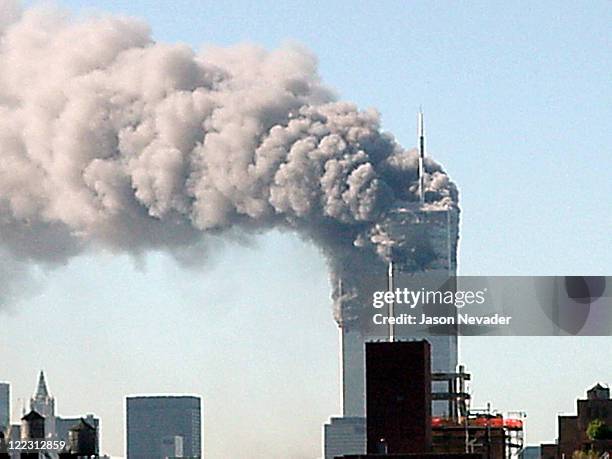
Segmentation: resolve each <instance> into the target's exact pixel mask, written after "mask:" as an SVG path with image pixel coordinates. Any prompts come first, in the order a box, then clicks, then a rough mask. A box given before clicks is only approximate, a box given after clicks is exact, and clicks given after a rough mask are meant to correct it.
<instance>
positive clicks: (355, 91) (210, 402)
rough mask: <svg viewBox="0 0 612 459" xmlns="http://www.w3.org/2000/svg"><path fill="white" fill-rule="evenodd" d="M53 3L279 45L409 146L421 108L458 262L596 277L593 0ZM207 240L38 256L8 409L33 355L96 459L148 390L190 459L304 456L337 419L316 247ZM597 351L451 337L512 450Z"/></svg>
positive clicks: (116, 440)
mask: <svg viewBox="0 0 612 459" xmlns="http://www.w3.org/2000/svg"><path fill="white" fill-rule="evenodd" d="M33 3H34V2H27V5H31V4H33ZM58 3H59V4H60V6H63V7H65V8H67V9H68V10H69V11H70V12H71V13H73V14H76V15H77V16H79V15H87V14H89V13H91V12H92V10H93V11H104V12H105V11H110V12H113V13H124V14H128V15H130V16H134V17H137V18H141V19H143V20H145V21H146V22H147V23H149V24H150V27H151V30H152V33H153V37H154V38H155V39H156V40H159V41H161V42H167V43H175V42H185V43H187V44H188V45H190V46H193V47H196V48H198V47H200V46H201V45H202V44H211V43H212V44H214V45H219V46H227V45H232V44H235V43H242V42H248V43H256V44H261V45H262V46H264V47H266V48H269V49H276V48H278V47H279V46H282V45H283V43H285V42H286V41H287V40H289V41H297V42H298V43H300V45H303V46H305V47H307V48H309V49H310V50H312V52H313V53H314V54H315V55H316V56H317V57H318V61H319V68H320V73H321V75H322V78H323V80H324V82H325V83H326V84H327V85H329V86H330V87H332V88H333V89H334V90H335V91H336V92H337V93H338V94H339V98H340V99H341V100H350V101H355V102H356V103H357V104H358V105H359V106H360V108H367V107H369V106H375V107H377V108H378V109H379V110H380V112H381V113H382V124H383V127H384V129H385V130H388V131H390V132H392V133H393V134H394V135H395V136H396V137H397V139H398V141H399V142H400V143H401V144H402V145H403V146H405V147H408V148H412V147H414V146H415V145H416V132H415V126H414V119H415V116H414V115H415V113H416V111H417V108H418V106H419V105H421V104H422V105H423V107H424V110H425V112H426V116H427V129H428V146H429V150H431V152H432V155H433V156H435V158H436V159H437V160H439V161H440V162H441V163H442V164H443V166H444V168H445V170H446V171H448V173H449V174H450V176H451V177H452V179H453V180H454V181H455V182H456V183H457V184H458V186H459V188H460V206H461V209H462V213H461V228H460V236H459V237H460V239H459V273H460V274H463V275H495V274H498V275H536V274H540V275H609V274H610V273H609V261H610V259H611V257H612V247H611V245H610V238H609V228H610V227H611V226H612V220H611V218H612V217H611V215H610V213H609V212H607V211H606V208H605V206H606V202H607V201H606V197H607V196H609V195H610V194H611V193H612V188H611V187H612V180H610V175H609V174H610V172H609V171H610V170H612V156H611V155H610V154H609V146H610V144H611V143H612V138H611V135H612V134H611V133H610V131H609V128H608V126H607V124H608V123H607V121H606V120H609V119H610V118H611V117H612V112H611V110H612V108H610V104H606V96H605V95H606V94H607V75H609V74H610V70H612V69H611V64H610V60H609V56H607V54H606V51H605V50H606V43H607V41H606V40H607V37H609V33H610V32H609V30H608V27H607V24H609V23H610V22H611V20H612V13H611V11H610V8H609V5H607V4H606V3H605V2H595V3H593V4H592V5H591V7H590V8H580V7H578V6H576V5H572V4H571V3H569V2H561V3H556V2H542V3H539V4H538V5H530V7H529V14H526V12H525V11H522V8H519V7H512V6H509V5H507V4H505V3H502V2H498V3H496V4H495V5H486V4H476V5H473V7H472V8H470V7H467V6H461V5H454V4H448V3H444V2H441V3H439V4H437V5H430V4H429V3H428V2H427V3H426V2H415V3H414V4H413V5H411V6H410V8H408V7H405V6H404V5H403V4H402V2H389V3H387V4H385V5H383V6H381V7H380V8H377V9H376V10H374V9H368V8H366V7H355V6H354V5H351V4H350V3H348V2H339V3H338V4H335V5H325V6H324V5H322V4H313V5H308V6H307V5H301V4H298V3H293V4H292V5H289V6H288V5H278V4H276V3H274V2H270V3H267V4H262V5H261V6H260V7H259V8H255V7H253V6H252V5H250V4H248V2H229V3H227V4H225V5H214V6H211V5H204V4H202V5H191V4H188V3H186V2H172V3H170V2H161V1H153V2H144V1H136V2H130V3H129V5H119V4H115V3H111V2H105V1H78V0H70V1H60V2H58ZM0 5H3V3H2V0H0ZM602 203H603V206H602ZM565 222H568V223H565ZM211 241H212V242H211V244H210V246H209V247H207V248H206V250H207V251H206V259H207V263H205V264H204V265H203V266H198V265H197V264H194V263H192V261H193V260H189V259H188V260H187V262H185V261H184V260H183V263H182V264H180V263H177V262H176V260H175V259H173V258H172V257H171V256H169V255H167V254H164V253H161V252H159V251H153V252H148V253H141V254H139V255H137V256H134V257H130V256H127V255H125V254H122V253H113V252H112V250H106V251H102V252H101V253H100V252H99V253H94V252H93V251H89V252H86V253H83V254H82V255H80V256H79V257H76V258H73V259H72V260H70V261H69V262H67V263H65V264H62V265H60V266H48V265H40V266H38V267H37V268H36V269H35V271H34V273H33V277H32V279H30V280H28V281H27V283H24V284H23V285H21V290H22V292H20V293H23V295H20V296H19V297H18V298H15V299H14V301H13V302H11V304H8V305H7V306H6V308H5V309H4V310H3V311H2V312H0V322H1V323H2V324H3V326H4V325H6V331H4V330H3V333H2V334H0V350H1V353H2V355H3V359H4V361H5V362H8V364H7V365H4V366H3V374H0V380H8V381H10V382H11V384H12V398H13V416H15V410H16V409H17V411H19V408H18V405H19V399H22V400H24V401H27V400H29V398H30V397H31V395H32V393H31V392H30V391H31V389H32V388H31V387H30V386H31V382H30V380H31V379H32V375H36V374H37V372H38V371H39V370H40V369H41V368H42V369H44V370H45V372H46V374H47V377H48V380H49V381H50V389H51V392H52V394H53V395H54V396H55V397H56V400H57V401H58V406H57V410H58V412H61V413H66V414H70V415H73V414H77V413H81V412H83V409H84V407H91V408H86V409H87V410H91V412H93V413H95V414H96V415H97V416H99V417H100V419H101V422H102V432H103V433H102V438H101V441H102V444H101V450H102V451H104V452H108V453H112V454H113V455H116V456H122V455H123V454H124V450H125V445H124V440H123V428H124V418H123V416H124V400H125V396H126V395H127V394H143V393H164V392H170V393H180V394H182V393H191V394H201V396H202V397H203V399H204V402H205V404H206V418H207V422H208V424H207V428H206V432H205V435H206V437H207V438H206V439H205V440H204V441H203V443H204V444H205V445H206V453H207V454H208V456H209V457H211V458H215V457H224V456H223V455H224V454H230V457H231V455H232V453H233V454H234V455H235V457H240V456H239V451H241V450H243V449H245V448H247V449H248V450H249V451H251V452H252V453H253V457H271V458H275V457H278V458H286V457H292V458H311V457H317V456H320V455H321V442H322V425H323V423H324V422H327V421H328V419H329V417H330V416H334V415H340V414H341V412H342V410H341V407H340V393H341V391H340V383H339V381H340V370H339V366H338V355H339V352H340V347H339V344H338V329H337V327H336V324H335V323H334V320H333V316H332V301H331V300H330V283H329V279H328V267H327V265H326V263H325V260H324V258H323V256H322V255H321V253H320V251H319V250H318V249H317V248H315V247H314V246H313V245H312V244H311V243H309V242H308V241H305V240H303V239H300V238H299V237H298V236H297V235H295V234H293V233H290V232H284V231H280V230H273V231H269V232H266V233H265V234H262V233H260V232H257V233H256V235H255V236H252V237H251V236H248V235H244V234H241V233H238V234H232V235H230V236H229V237H228V238H225V239H222V238H218V239H216V238H213V239H212V240H211ZM33 329H34V330H36V333H35V334H34V336H32V335H33V334H32V330H33ZM611 346H612V341H611V338H610V337H601V338H552V337H550V338H534V337H529V338H528V337H508V338H506V337H503V338H502V337H494V338H476V337H474V338H472V337H470V338H461V339H460V346H459V347H460V358H459V362H460V363H465V364H466V365H467V369H468V371H470V372H471V373H472V374H474V376H475V378H474V381H473V384H472V390H473V392H474V395H475V403H476V404H478V405H480V406H482V405H484V404H485V403H486V402H487V401H491V402H492V404H493V405H494V406H496V407H498V408H499V409H502V410H503V409H520V410H525V411H527V412H528V418H527V424H526V425H527V443H529V444H533V443H538V442H540V441H550V440H553V439H554V435H555V425H554V421H553V419H552V418H551V416H550V415H551V413H552V414H553V415H554V414H556V412H557V411H563V412H572V410H573V409H574V408H573V400H574V399H575V398H578V397H582V396H584V392H585V391H586V389H587V388H589V387H590V386H592V385H593V384H594V383H595V382H597V381H600V382H602V383H610V382H611V381H612V369H610V368H609V366H606V365H605V362H604V363H602V361H601V357H600V355H601V353H602V350H604V351H605V350H608V349H610V348H611ZM501 357H503V358H501ZM543 369H544V370H543ZM568 374H569V375H570V376H569V377H568ZM296 381H299V385H298V386H296ZM550 381H554V382H555V386H554V387H550ZM290 389H293V392H292V390H290ZM298 389H299V394H300V395H299V397H296V395H295V391H297V390H298ZM296 412H297V413H300V415H299V419H298V418H297V417H296V415H295V413H296ZM119 419H123V421H121V422H120V421H119ZM254 425H255V426H256V428H253V427H252V426H254ZM238 433H240V441H239V442H237V441H235V436H236V435H237V434H238ZM279 433H280V434H282V439H283V440H282V442H278V441H276V438H277V437H278V435H279Z"/></svg>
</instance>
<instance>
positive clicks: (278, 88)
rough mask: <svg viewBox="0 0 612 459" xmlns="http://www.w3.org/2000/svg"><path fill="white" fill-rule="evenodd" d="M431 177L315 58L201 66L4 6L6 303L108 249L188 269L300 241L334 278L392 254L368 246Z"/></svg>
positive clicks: (226, 57)
mask: <svg viewBox="0 0 612 459" xmlns="http://www.w3.org/2000/svg"><path fill="white" fill-rule="evenodd" d="M416 171H417V155H416V152H415V151H407V150H404V149H403V148H401V147H400V146H399V145H398V144H397V143H396V142H395V140H394V139H393V137H392V136H391V135H389V134H386V133H383V132H381V129H380V123H379V115H378V114H377V113H376V112H375V111H373V110H367V111H359V110H358V109H357V108H356V107H355V106H354V105H353V104H350V103H346V102H337V101H335V100H334V96H333V94H332V92H331V91H330V90H329V89H328V88H326V87H325V86H324V85H323V84H322V83H321V81H320V79H319V76H318V74H317V65H316V60H315V58H314V57H313V56H312V55H311V54H310V53H309V52H307V51H306V50H304V49H301V48H298V47H287V48H283V49H279V50H276V51H272V52H268V51H265V50H263V49H261V48H259V47H256V46H250V45H242V46H236V47H230V48H212V49H206V50H205V51H203V52H201V53H196V52H194V51H193V50H192V49H190V48H188V47H187V46H183V45H167V44H161V43H155V42H154V41H153V40H152V39H151V36H150V32H149V30H148V28H147V26H146V25H144V24H143V23H141V22H139V21H135V20H132V19H123V18H116V17H102V18H93V19H89V20H86V21H74V20H72V19H71V18H70V17H68V16H66V15H64V14H62V13H60V12H57V11H52V10H49V9H41V8H34V9H30V10H27V11H25V12H20V10H19V8H18V6H17V5H16V4H15V3H14V2H10V1H8V2H7V0H0V255H1V256H2V258H3V260H4V261H3V269H2V270H0V277H1V278H2V279H1V284H0V303H2V301H3V298H4V301H6V295H8V294H10V293H11V292H12V291H14V289H15V286H16V285H17V284H15V282H18V280H19V279H20V278H23V275H25V272H27V269H28V267H32V266H37V265H38V266H45V265H51V266H52V265H54V264H57V263H63V262H65V261H66V260H68V259H70V257H74V256H76V255H78V254H80V253H82V252H83V251H85V250H94V249H98V248H106V249H110V250H114V251H118V252H127V253H132V254H139V253H146V251H147V250H167V251H168V252H169V253H172V254H175V255H177V256H179V255H181V254H184V253H186V252H189V251H190V250H191V249H192V248H194V247H199V246H201V244H202V243H205V242H206V239H207V237H208V235H211V234H214V235H223V234H227V233H228V232H231V231H235V230H236V229H238V230H239V231H241V232H249V231H261V230H265V229H268V228H286V229H288V230H292V231H295V232H297V233H298V234H300V235H301V236H303V237H305V238H308V239H310V240H312V241H313V242H314V243H316V244H317V245H318V246H319V247H320V248H321V249H322V251H323V252H324V253H325V254H326V256H327V258H328V260H329V262H330V265H331V266H332V268H333V267H334V266H335V265H337V263H336V261H337V260H339V259H341V258H342V257H346V256H349V255H347V254H348V253H351V252H352V251H362V252H363V251H372V253H375V252H376V249H375V247H374V250H372V246H375V245H376V241H373V243H372V244H371V245H370V246H368V245H367V244H366V247H364V248H358V247H356V246H357V245H360V246H364V244H363V243H359V244H356V243H355V242H356V241H362V240H363V238H364V237H366V238H367V235H368V234H370V233H369V232H370V230H371V228H372V227H373V225H375V223H376V221H377V220H379V219H380V218H381V216H382V215H384V213H385V211H386V210H387V209H389V208H390V207H391V206H392V205H394V203H395V202H397V201H398V200H403V201H414V200H415V199H416V196H415V190H416V186H417V183H416V179H417V172H416ZM426 171H427V177H426V187H427V188H426V189H427V195H426V196H427V201H428V202H429V203H431V205H437V206H455V205H456V201H457V191H456V188H455V186H454V184H453V183H452V182H450V180H449V178H448V176H447V175H446V174H445V173H444V172H443V170H442V169H441V167H440V166H439V165H438V164H436V163H435V162H434V161H433V160H431V159H428V160H427V161H426ZM195 253H200V252H195ZM201 261H205V260H201Z"/></svg>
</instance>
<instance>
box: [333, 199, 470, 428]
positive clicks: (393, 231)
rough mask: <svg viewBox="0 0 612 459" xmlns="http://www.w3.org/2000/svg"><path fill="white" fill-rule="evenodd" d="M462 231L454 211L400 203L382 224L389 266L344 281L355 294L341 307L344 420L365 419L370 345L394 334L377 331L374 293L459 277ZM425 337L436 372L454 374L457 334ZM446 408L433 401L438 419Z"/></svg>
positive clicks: (397, 334)
mask: <svg viewBox="0 0 612 459" xmlns="http://www.w3.org/2000/svg"><path fill="white" fill-rule="evenodd" d="M458 227H459V215H458V211H457V210H456V209H454V208H446V209H445V208H435V207H433V206H431V207H429V208H428V207H424V206H420V205H416V204H413V203H405V204H401V205H398V206H397V207H396V208H395V209H393V210H391V211H390V212H389V213H388V216H387V217H386V218H385V219H384V220H383V221H382V222H381V223H380V224H379V225H378V231H379V233H380V237H385V238H387V239H388V240H389V241H390V243H389V247H388V251H389V253H388V260H389V263H388V264H387V265H385V264H384V263H382V262H378V263H371V264H369V265H368V266H362V267H361V266H360V268H362V269H361V271H360V273H359V274H357V276H356V275H355V274H354V273H351V279H341V281H340V282H341V283H342V285H345V286H347V288H350V289H352V291H353V293H351V294H346V292H345V295H346V296H350V297H351V300H350V301H346V302H344V303H343V304H341V305H340V310H341V315H342V316H343V320H342V321H341V326H340V334H341V338H340V339H341V352H342V355H341V359H342V407H343V415H344V416H347V417H363V416H365V343H366V342H368V341H378V340H381V339H389V331H387V330H383V329H381V328H380V327H372V323H371V318H372V297H373V294H374V292H376V291H386V290H389V289H390V286H392V285H394V286H395V287H400V286H401V287H408V288H413V289H419V288H421V287H422V286H424V285H427V284H429V283H432V282H435V283H441V282H443V281H444V280H445V279H449V278H452V277H454V276H455V275H456V271H457V241H458V237H459V232H458ZM357 286H358V287H357ZM341 288H343V287H341ZM340 297H342V295H340ZM451 312H452V311H451ZM381 332H384V334H382V333H381ZM393 333H394V339H395V340H397V341H408V340H414V339H423V338H424V336H423V335H419V336H415V335H413V334H412V332H411V329H410V328H408V327H404V328H401V327H400V328H396V329H395V330H394V332H393ZM425 339H427V340H428V341H429V343H430V344H431V368H432V371H433V372H441V373H442V372H443V373H452V372H454V371H455V370H456V367H457V364H458V359H459V357H458V352H459V351H458V337H457V335H452V334H447V335H434V334H431V335H429V336H426V337H425ZM435 389H436V387H435V386H434V391H435ZM445 410H446V406H445V404H444V402H434V406H433V414H434V415H435V416H441V415H444V414H445Z"/></svg>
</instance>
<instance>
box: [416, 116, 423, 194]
mask: <svg viewBox="0 0 612 459" xmlns="http://www.w3.org/2000/svg"><path fill="white" fill-rule="evenodd" d="M417 137H418V142H419V201H420V203H421V204H425V165H424V161H425V121H424V117H423V108H422V107H421V108H419V113H418V118H417Z"/></svg>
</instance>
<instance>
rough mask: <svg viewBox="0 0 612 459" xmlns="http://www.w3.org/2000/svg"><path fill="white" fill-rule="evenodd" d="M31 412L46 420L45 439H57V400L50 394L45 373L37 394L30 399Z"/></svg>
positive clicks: (39, 383)
mask: <svg viewBox="0 0 612 459" xmlns="http://www.w3.org/2000/svg"><path fill="white" fill-rule="evenodd" d="M30 410H32V411H35V412H37V413H38V414H40V415H41V416H43V417H44V418H45V438H51V439H53V438H55V435H56V429H55V399H54V398H53V397H52V396H51V395H50V394H49V390H48V388H47V381H46V380H45V373H44V372H43V371H41V372H40V375H39V376H38V385H37V386H36V392H35V394H34V396H33V397H32V398H31V399H30Z"/></svg>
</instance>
